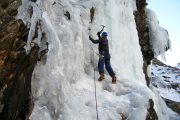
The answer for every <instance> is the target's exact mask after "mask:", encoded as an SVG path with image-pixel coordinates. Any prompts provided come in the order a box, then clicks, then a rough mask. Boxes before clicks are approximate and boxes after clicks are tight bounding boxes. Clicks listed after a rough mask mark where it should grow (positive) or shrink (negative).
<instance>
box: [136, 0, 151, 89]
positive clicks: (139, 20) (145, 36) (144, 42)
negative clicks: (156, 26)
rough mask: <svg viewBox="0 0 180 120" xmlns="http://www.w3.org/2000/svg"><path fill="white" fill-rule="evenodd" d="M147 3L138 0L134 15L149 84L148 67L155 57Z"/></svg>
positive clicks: (144, 69) (144, 0)
mask: <svg viewBox="0 0 180 120" xmlns="http://www.w3.org/2000/svg"><path fill="white" fill-rule="evenodd" d="M146 5H147V3H146V0H136V6H137V11H136V12H135V13H134V15H135V20H136V26H137V31H138V36H139V44H140V46H141V51H142V54H143V60H144V63H143V71H144V74H145V77H146V83H147V85H148V86H149V83H150V78H149V77H148V74H147V67H148V65H150V64H151V60H152V59H154V53H153V51H152V47H151V45H150V40H149V29H148V27H147V21H146V18H147V17H146V12H145V8H146Z"/></svg>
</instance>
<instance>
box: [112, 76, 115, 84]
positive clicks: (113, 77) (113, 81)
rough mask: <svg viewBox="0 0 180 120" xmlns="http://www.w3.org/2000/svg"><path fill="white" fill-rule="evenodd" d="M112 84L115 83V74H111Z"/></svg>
mask: <svg viewBox="0 0 180 120" xmlns="http://www.w3.org/2000/svg"><path fill="white" fill-rule="evenodd" d="M112 84H116V76H115V75H114V76H112Z"/></svg>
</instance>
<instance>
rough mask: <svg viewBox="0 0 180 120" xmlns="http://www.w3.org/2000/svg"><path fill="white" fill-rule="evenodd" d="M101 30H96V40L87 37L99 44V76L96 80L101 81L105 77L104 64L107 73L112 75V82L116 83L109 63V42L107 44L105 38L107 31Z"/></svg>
mask: <svg viewBox="0 0 180 120" xmlns="http://www.w3.org/2000/svg"><path fill="white" fill-rule="evenodd" d="M101 32H102V31H100V32H98V33H97V35H98V38H99V39H98V40H94V39H93V38H92V37H91V36H89V39H90V40H91V41H92V42H93V43H95V44H99V62H98V70H99V74H100V77H99V79H98V81H102V80H103V79H105V76H104V64H105V67H106V70H107V71H108V73H109V75H110V76H111V77H112V83H113V84H115V83H116V76H115V73H114V71H113V69H112V67H111V63H110V54H109V44H108V39H107V36H108V34H107V32H102V34H101Z"/></svg>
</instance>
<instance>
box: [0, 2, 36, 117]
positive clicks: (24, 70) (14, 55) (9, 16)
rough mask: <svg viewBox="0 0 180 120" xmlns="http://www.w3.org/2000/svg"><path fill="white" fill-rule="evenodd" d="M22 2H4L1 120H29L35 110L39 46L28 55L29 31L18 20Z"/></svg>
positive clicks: (1, 5)
mask: <svg viewBox="0 0 180 120" xmlns="http://www.w3.org/2000/svg"><path fill="white" fill-rule="evenodd" d="M20 5H21V0H0V119H1V120H17V119H19V118H20V119H21V120H25V119H26V118H28V117H29V115H30V113H31V109H32V106H33V103H32V100H31V76H32V72H33V69H34V67H35V65H36V62H37V55H38V54H37V53H38V50H39V47H38V46H34V47H33V48H32V50H31V52H30V54H28V55H27V54H26V52H25V50H24V45H25V44H26V41H27V37H28V32H29V30H28V28H27V27H26V26H25V25H24V23H23V22H22V20H18V19H16V17H15V16H16V14H17V13H18V12H17V9H18V7H19V6H20Z"/></svg>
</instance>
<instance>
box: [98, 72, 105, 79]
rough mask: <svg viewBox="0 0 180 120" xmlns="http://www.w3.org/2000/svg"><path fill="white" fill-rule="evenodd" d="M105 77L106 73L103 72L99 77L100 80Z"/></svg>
mask: <svg viewBox="0 0 180 120" xmlns="http://www.w3.org/2000/svg"><path fill="white" fill-rule="evenodd" d="M103 79H105V77H104V73H101V74H100V77H99V79H98V81H102V80H103Z"/></svg>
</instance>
